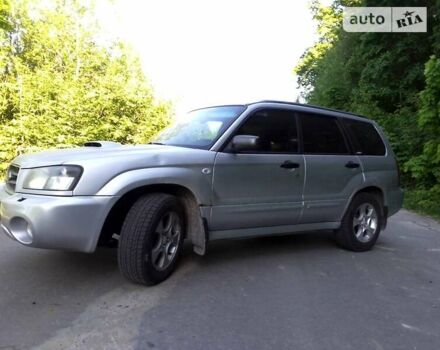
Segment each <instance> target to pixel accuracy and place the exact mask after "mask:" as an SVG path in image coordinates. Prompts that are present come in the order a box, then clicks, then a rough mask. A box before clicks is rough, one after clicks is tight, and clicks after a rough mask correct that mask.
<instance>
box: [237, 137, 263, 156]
mask: <svg viewBox="0 0 440 350" xmlns="http://www.w3.org/2000/svg"><path fill="white" fill-rule="evenodd" d="M259 145H260V138H259V137H258V136H254V135H236V136H234V138H233V139H232V150H233V151H234V152H246V151H255V150H258V148H259Z"/></svg>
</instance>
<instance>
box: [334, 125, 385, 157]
mask: <svg viewBox="0 0 440 350" xmlns="http://www.w3.org/2000/svg"><path fill="white" fill-rule="evenodd" d="M341 121H342V123H343V124H344V125H345V127H346V128H347V129H348V131H349V133H350V134H351V136H352V139H353V147H354V151H355V153H356V154H363V155H367V156H383V155H385V145H384V144H383V141H382V138H381V137H380V135H379V134H378V132H377V130H376V128H375V127H374V125H373V124H371V123H366V122H362V121H359V120H353V119H347V118H341Z"/></svg>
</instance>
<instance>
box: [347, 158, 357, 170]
mask: <svg viewBox="0 0 440 350" xmlns="http://www.w3.org/2000/svg"><path fill="white" fill-rule="evenodd" d="M345 167H346V168H349V169H355V168H359V167H360V164H359V163H355V162H353V161H351V160H350V161H349V162H348V163H347V164H345Z"/></svg>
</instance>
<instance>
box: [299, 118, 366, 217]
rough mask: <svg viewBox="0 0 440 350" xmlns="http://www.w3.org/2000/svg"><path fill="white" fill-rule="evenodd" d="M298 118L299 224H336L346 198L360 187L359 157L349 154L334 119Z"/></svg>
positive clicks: (345, 139) (340, 130)
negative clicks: (301, 179) (301, 198)
mask: <svg viewBox="0 0 440 350" xmlns="http://www.w3.org/2000/svg"><path fill="white" fill-rule="evenodd" d="M299 116H300V124H301V134H302V141H303V142H302V143H303V152H304V159H305V167H306V180H305V186H304V212H303V215H302V218H301V223H315V222H336V221H339V220H340V219H341V216H342V214H343V211H344V209H345V206H346V203H347V201H348V200H349V198H350V195H351V194H352V193H353V191H355V190H356V189H358V188H359V186H361V185H362V183H363V175H362V168H361V164H360V160H359V157H358V156H357V155H355V154H352V151H351V149H350V147H349V143H348V140H347V138H346V136H345V135H344V133H343V128H342V125H341V124H340V121H339V120H338V118H336V117H332V116H327V115H320V114H313V113H299Z"/></svg>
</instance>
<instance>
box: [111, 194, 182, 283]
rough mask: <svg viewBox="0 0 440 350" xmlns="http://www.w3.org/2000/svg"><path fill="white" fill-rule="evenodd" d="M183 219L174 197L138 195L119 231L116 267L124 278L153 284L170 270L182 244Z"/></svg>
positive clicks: (168, 273)
mask: <svg viewBox="0 0 440 350" xmlns="http://www.w3.org/2000/svg"><path fill="white" fill-rule="evenodd" d="M184 232H185V222H184V216H183V210H182V208H181V205H180V204H179V202H178V200H177V198H176V197H174V196H171V195H168V194H162V193H154V194H148V195H145V196H142V197H140V198H139V199H138V200H137V201H136V202H135V203H134V204H133V206H132V207H131V209H130V210H129V212H128V214H127V217H126V218H125V221H124V224H123V226H122V230H121V236H120V240H119V248H118V262H119V269H120V270H121V272H122V274H123V275H124V277H126V278H127V279H129V280H131V281H133V282H136V283H141V284H146V285H155V284H157V283H160V282H162V281H163V280H165V279H166V278H168V276H169V275H170V274H171V273H172V272H173V270H174V269H175V267H176V264H177V260H178V258H179V255H180V252H181V250H182V246H183V238H184Z"/></svg>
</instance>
